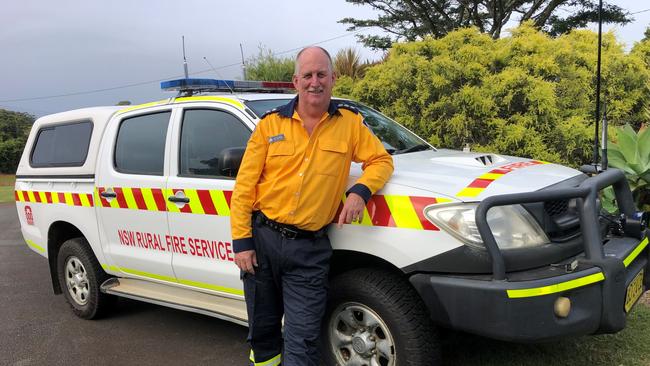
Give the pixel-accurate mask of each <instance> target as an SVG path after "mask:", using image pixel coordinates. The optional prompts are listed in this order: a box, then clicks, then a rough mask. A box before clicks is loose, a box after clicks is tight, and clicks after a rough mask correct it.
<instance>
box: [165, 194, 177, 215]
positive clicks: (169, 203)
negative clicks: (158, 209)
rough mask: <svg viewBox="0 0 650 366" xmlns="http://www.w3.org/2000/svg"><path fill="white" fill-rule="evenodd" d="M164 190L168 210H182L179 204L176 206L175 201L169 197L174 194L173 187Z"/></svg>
mask: <svg viewBox="0 0 650 366" xmlns="http://www.w3.org/2000/svg"><path fill="white" fill-rule="evenodd" d="M163 192H164V193H165V194H164V198H165V202H167V211H169V212H176V213H178V212H181V209H180V208H178V206H176V203H174V202H172V201H170V200H168V199H167V197H171V196H173V195H174V190H173V189H164V190H163Z"/></svg>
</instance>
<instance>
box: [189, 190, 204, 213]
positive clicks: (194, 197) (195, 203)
mask: <svg viewBox="0 0 650 366" xmlns="http://www.w3.org/2000/svg"><path fill="white" fill-rule="evenodd" d="M184 191H185V195H186V196H187V198H189V199H190V203H189V205H190V210H192V213H193V214H199V215H203V214H205V211H204V210H203V205H202V204H201V200H200V199H199V194H198V193H197V192H196V189H184Z"/></svg>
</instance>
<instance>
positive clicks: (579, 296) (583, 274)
mask: <svg viewBox="0 0 650 366" xmlns="http://www.w3.org/2000/svg"><path fill="white" fill-rule="evenodd" d="M647 247H648V237H647V236H646V238H645V239H643V240H642V241H641V242H639V240H638V239H633V238H612V239H610V240H609V242H608V243H607V244H606V245H605V246H604V251H605V255H606V261H605V265H604V266H603V267H598V266H594V265H590V264H585V263H584V258H577V259H578V261H579V262H581V264H580V266H579V267H578V269H577V270H575V271H574V272H571V273H566V272H565V269H564V267H561V266H554V267H553V266H551V267H548V268H546V269H544V270H540V269H537V270H533V271H523V272H519V273H517V274H513V275H512V276H510V274H509V279H508V280H505V281H502V280H494V279H485V278H483V279H481V278H478V277H479V276H441V275H432V274H416V275H413V276H411V278H410V281H411V283H412V284H413V286H414V287H415V288H416V290H417V291H418V292H419V293H420V295H421V297H422V299H423V300H424V302H425V304H426V305H427V307H428V308H429V310H430V312H431V318H432V319H433V320H434V321H435V322H436V323H437V324H440V325H444V326H448V327H450V328H453V329H457V330H463V331H467V332H470V333H475V334H479V335H483V336H487V337H491V338H496V339H502V340H508V341H519V342H535V341H544V340H550V339H555V338H558V337H563V336H572V335H586V334H594V333H613V332H617V331H619V330H621V329H623V328H624V327H625V320H626V315H627V314H626V311H625V302H626V292H627V289H628V286H630V283H631V282H632V281H633V279H634V278H635V276H636V275H637V274H638V273H639V272H640V271H641V270H644V278H643V288H642V291H645V289H646V288H648V286H649V285H650V275H649V273H650V267H649V265H648V263H649V260H648V252H649V250H648V248H647ZM543 272H545V274H542V273H543ZM553 272H555V273H553ZM553 274H554V275H553ZM540 275H542V276H550V277H546V278H543V279H531V278H534V277H540ZM510 277H512V278H510ZM559 297H566V298H568V299H569V300H570V301H571V310H570V311H569V314H568V316H566V317H564V318H562V317H559V316H557V315H556V314H555V311H554V306H555V302H556V300H557V299H558V298H559ZM633 300H634V301H636V300H638V299H637V298H634V299H633Z"/></svg>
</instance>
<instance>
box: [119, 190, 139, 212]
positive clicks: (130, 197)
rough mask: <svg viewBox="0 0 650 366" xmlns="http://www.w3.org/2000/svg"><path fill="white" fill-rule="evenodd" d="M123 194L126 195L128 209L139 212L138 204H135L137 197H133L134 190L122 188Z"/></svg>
mask: <svg viewBox="0 0 650 366" xmlns="http://www.w3.org/2000/svg"><path fill="white" fill-rule="evenodd" d="M122 194H123V195H124V201H125V202H126V207H128V208H129V210H137V209H138V204H137V203H135V197H133V190H132V189H131V188H127V187H122Z"/></svg>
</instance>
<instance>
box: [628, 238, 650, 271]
mask: <svg viewBox="0 0 650 366" xmlns="http://www.w3.org/2000/svg"><path fill="white" fill-rule="evenodd" d="M647 246H648V237H646V238H645V239H643V240H642V241H641V243H639V245H638V246H637V247H636V248H634V250H633V251H632V253H630V255H628V256H627V258H625V259H624V260H623V264H624V265H625V267H627V266H629V265H630V263H632V261H633V260H634V259H636V257H638V256H639V254H640V253H641V252H642V251H643V249H645V247H647Z"/></svg>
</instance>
